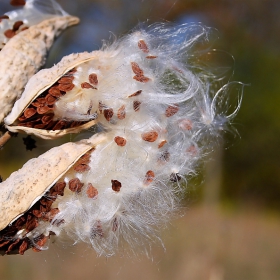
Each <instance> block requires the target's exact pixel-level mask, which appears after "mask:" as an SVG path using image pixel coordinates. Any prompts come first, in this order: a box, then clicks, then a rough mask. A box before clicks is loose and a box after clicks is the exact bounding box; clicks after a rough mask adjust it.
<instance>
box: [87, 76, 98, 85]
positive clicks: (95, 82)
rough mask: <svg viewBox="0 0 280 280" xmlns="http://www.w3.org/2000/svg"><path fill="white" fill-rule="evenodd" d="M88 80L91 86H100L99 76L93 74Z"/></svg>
mask: <svg viewBox="0 0 280 280" xmlns="http://www.w3.org/2000/svg"><path fill="white" fill-rule="evenodd" d="M88 80H89V82H90V83H91V84H93V85H95V86H97V85H98V79H97V75H96V74H95V73H92V74H90V75H89V76H88Z"/></svg>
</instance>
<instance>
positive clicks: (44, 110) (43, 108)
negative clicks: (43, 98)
mask: <svg viewBox="0 0 280 280" xmlns="http://www.w3.org/2000/svg"><path fill="white" fill-rule="evenodd" d="M50 110H52V109H51V108H50V107H48V106H47V105H45V106H40V107H37V113H38V114H40V115H42V114H45V113H47V112H48V111H50Z"/></svg>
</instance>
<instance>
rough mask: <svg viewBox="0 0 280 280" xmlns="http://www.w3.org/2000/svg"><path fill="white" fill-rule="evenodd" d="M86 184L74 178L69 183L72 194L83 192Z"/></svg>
mask: <svg viewBox="0 0 280 280" xmlns="http://www.w3.org/2000/svg"><path fill="white" fill-rule="evenodd" d="M83 186H84V183H82V182H81V181H80V180H79V178H74V179H71V180H70V181H69V189H70V191H72V192H76V193H79V192H81V190H82V187H83Z"/></svg>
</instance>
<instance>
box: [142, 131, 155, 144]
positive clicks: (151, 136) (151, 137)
mask: <svg viewBox="0 0 280 280" xmlns="http://www.w3.org/2000/svg"><path fill="white" fill-rule="evenodd" d="M141 137H142V139H143V140H144V141H147V142H155V141H156V140H157V138H158V133H157V132H156V131H149V132H145V133H142V134H141Z"/></svg>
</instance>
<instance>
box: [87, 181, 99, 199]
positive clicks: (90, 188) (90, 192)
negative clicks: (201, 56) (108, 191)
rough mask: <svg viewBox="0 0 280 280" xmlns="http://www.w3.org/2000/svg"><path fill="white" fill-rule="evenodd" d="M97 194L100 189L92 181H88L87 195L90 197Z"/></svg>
mask: <svg viewBox="0 0 280 280" xmlns="http://www.w3.org/2000/svg"><path fill="white" fill-rule="evenodd" d="M97 195H98V190H97V189H96V188H95V187H94V186H93V185H92V184H91V183H88V188H87V196H88V197H89V198H95V197H96V196H97Z"/></svg>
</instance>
